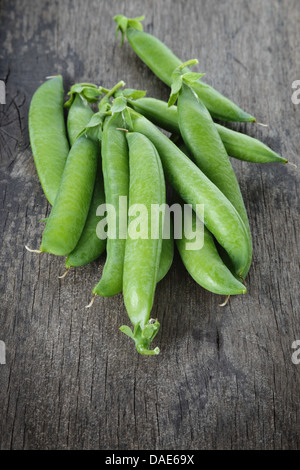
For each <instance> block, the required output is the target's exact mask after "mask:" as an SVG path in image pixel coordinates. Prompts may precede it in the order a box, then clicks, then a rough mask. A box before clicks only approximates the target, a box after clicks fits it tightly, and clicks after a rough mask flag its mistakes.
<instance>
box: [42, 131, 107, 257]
mask: <svg viewBox="0 0 300 470" xmlns="http://www.w3.org/2000/svg"><path fill="white" fill-rule="evenodd" d="M98 157H99V145H98V143H97V142H96V141H94V140H92V139H90V138H87V137H85V136H82V137H79V138H78V139H77V140H76V141H75V143H74V145H73V146H72V147H71V150H70V152H69V155H68V159H67V162H66V166H65V169H64V172H63V175H62V178H61V182H60V186H59V190H58V193H57V196H56V198H55V202H54V206H53V208H52V210H51V213H50V216H49V218H48V220H47V223H46V226H45V229H44V232H43V237H42V243H41V246H40V251H42V252H47V253H53V254H55V255H62V256H64V255H68V254H69V253H71V252H72V251H73V250H74V248H75V246H76V245H77V243H78V241H79V239H80V236H81V234H82V231H83V228H84V225H85V222H86V218H87V215H88V211H89V207H90V204H91V199H92V193H93V188H94V184H95V176H96V170H97V161H98Z"/></svg>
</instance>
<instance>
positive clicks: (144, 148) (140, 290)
mask: <svg viewBox="0 0 300 470" xmlns="http://www.w3.org/2000/svg"><path fill="white" fill-rule="evenodd" d="M126 137H127V141H128V145H129V162H130V163H129V165H130V189H129V211H130V212H129V220H128V235H127V239H126V247H125V259H124V278H123V296H124V303H125V307H126V310H127V313H128V316H129V318H130V321H131V323H132V325H133V327H134V332H132V331H131V330H130V329H129V328H128V327H127V326H125V327H121V331H123V332H124V333H126V334H129V336H130V337H131V338H132V339H133V340H134V341H135V345H136V349H137V351H138V352H139V353H141V354H158V353H159V349H158V348H155V349H153V350H150V349H149V346H150V343H151V341H152V340H153V338H154V336H155V335H156V334H157V332H158V329H159V322H158V321H157V320H156V321H152V320H150V313H151V310H152V306H153V301H154V295H155V289H156V285H157V275H158V268H159V262H160V257H161V249H162V235H163V220H164V216H163V214H161V213H160V214H159V216H158V220H157V221H156V224H154V221H153V218H152V210H151V209H152V206H153V204H156V205H158V206H161V205H162V204H164V203H165V184H164V182H163V184H162V179H161V174H162V169H161V168H160V167H159V165H161V163H160V159H159V156H158V153H157V151H156V149H155V147H154V145H153V144H152V143H151V142H150V141H149V139H147V137H145V136H144V135H142V134H140V133H136V132H133V133H131V132H130V133H127V135H126ZM141 206H142V207H141ZM142 208H143V210H142ZM135 210H137V211H139V212H140V218H141V222H140V223H141V227H140V231H139V232H138V233H137V232H134V231H133V230H131V224H134V223H135V220H136V215H135V213H134V211H135ZM131 211H132V212H131ZM153 225H155V226H156V232H155V234H154V233H153V232H152V230H153V228H152V227H153Z"/></svg>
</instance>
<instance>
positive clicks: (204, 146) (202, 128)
mask: <svg viewBox="0 0 300 470" xmlns="http://www.w3.org/2000/svg"><path fill="white" fill-rule="evenodd" d="M179 74H180V69H179ZM184 77H185V75H180V78H181V87H180V89H179V90H178V89H177V90H178V91H177V93H176V96H177V99H178V104H177V108H178V123H179V129H180V133H181V135H182V138H183V140H184V143H185V145H186V147H187V148H188V150H189V152H190V153H191V154H192V155H193V157H194V160H195V162H196V164H197V166H198V167H199V168H200V169H201V170H202V171H203V173H204V174H205V175H206V176H207V177H208V178H209V179H210V180H211V181H212V182H213V183H214V184H215V185H216V186H217V187H218V188H219V189H220V190H221V191H222V193H223V194H224V195H225V196H226V197H227V199H228V200H229V201H230V202H231V203H232V205H233V206H234V207H235V209H236V210H237V212H238V213H239V215H240V217H241V219H242V221H243V223H244V226H245V228H246V231H247V237H248V262H247V264H246V266H245V268H244V271H243V272H242V273H241V274H242V276H243V277H245V276H246V275H247V273H248V270H249V268H250V265H251V259H252V241H251V232H250V226H249V222H248V216H247V212H246V208H245V205H244V201H243V197H242V194H241V191H240V187H239V184H238V181H237V179H236V176H235V173H234V170H233V168H232V166H231V163H230V160H229V157H228V155H227V152H226V149H225V147H224V145H223V142H222V140H221V137H220V135H219V133H218V131H217V129H216V127H215V124H214V122H213V120H212V118H211V115H210V114H209V112H208V111H207V109H206V108H205V106H204V105H203V103H202V102H201V100H200V99H199V97H198V96H197V95H196V94H195V93H194V92H193V90H192V88H191V87H190V85H189V84H187V83H185V81H184ZM175 99H176V97H175Z"/></svg>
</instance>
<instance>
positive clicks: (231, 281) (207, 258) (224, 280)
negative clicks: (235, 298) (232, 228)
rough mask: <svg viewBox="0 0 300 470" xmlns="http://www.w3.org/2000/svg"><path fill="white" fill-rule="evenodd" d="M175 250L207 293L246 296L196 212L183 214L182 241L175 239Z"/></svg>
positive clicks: (244, 289)
mask: <svg viewBox="0 0 300 470" xmlns="http://www.w3.org/2000/svg"><path fill="white" fill-rule="evenodd" d="M201 242H202V243H201ZM198 245H199V247H198ZM176 246H177V248H178V251H179V254H180V257H181V259H182V261H183V264H184V266H185V268H186V270H187V271H188V273H189V274H190V275H191V276H192V278H193V279H194V280H195V281H196V282H197V283H198V284H199V285H200V286H202V287H203V288H204V289H206V290H208V291H210V292H213V293H214V294H221V295H237V294H245V293H246V292H247V289H246V287H245V286H244V285H243V284H242V283H241V282H240V281H239V280H238V279H236V278H235V276H234V275H233V274H232V273H231V271H230V270H229V269H228V267H227V266H226V265H225V264H224V263H223V261H222V259H221V257H220V255H219V253H218V250H217V248H216V245H215V243H214V240H213V237H212V235H211V233H210V232H209V231H208V230H207V228H206V227H205V226H204V225H203V223H202V222H201V221H200V220H199V219H198V218H197V216H196V214H195V212H194V211H185V212H184V219H183V224H182V237H181V238H177V239H176Z"/></svg>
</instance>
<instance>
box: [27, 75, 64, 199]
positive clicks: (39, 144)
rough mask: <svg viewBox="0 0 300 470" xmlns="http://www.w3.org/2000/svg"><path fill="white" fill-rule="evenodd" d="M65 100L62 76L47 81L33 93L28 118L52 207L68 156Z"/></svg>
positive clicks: (36, 163) (31, 140) (35, 154)
mask: <svg viewBox="0 0 300 470" xmlns="http://www.w3.org/2000/svg"><path fill="white" fill-rule="evenodd" d="M63 97H64V89H63V79H62V76H61V75H58V76H56V77H54V78H51V79H49V80H47V81H46V82H44V83H43V84H42V85H41V86H40V87H39V88H38V89H37V90H36V92H35V93H34V95H33V97H32V100H31V103H30V108H29V116H28V127H29V138H30V144H31V148H32V153H33V158H34V162H35V166H36V169H37V173H38V176H39V180H40V182H41V185H42V188H43V191H44V193H45V196H46V198H47V199H48V201H49V202H50V204H51V205H53V204H54V201H55V197H56V194H57V192H58V188H59V185H60V180H61V177H62V174H63V171H64V167H65V163H66V160H67V156H68V153H69V143H68V139H67V135H66V127H65V121H64V110H63Z"/></svg>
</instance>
